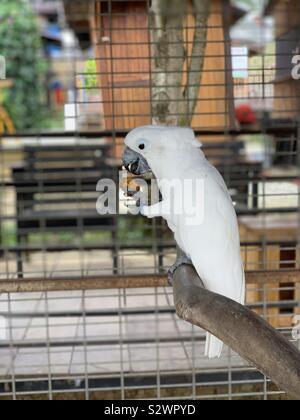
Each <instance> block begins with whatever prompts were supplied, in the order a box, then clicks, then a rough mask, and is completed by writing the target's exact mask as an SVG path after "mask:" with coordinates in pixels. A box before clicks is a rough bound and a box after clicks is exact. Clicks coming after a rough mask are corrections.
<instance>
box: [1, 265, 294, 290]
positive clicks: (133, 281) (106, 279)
mask: <svg viewBox="0 0 300 420" xmlns="http://www.w3.org/2000/svg"><path fill="white" fill-rule="evenodd" d="M246 281H247V284H255V285H265V284H274V283H275V284H276V283H280V284H287V283H300V270H274V271H272V270H268V271H248V272H247V273H246ZM168 286H169V285H168V281H167V278H166V275H161V274H153V275H148V274H147V275H134V276H128V275H127V276H126V275H125V276H98V277H81V278H80V277H63V278H59V277H58V278H24V279H21V280H11V279H4V280H0V293H28V292H29V293H30V292H51V291H52V292H57V291H65V290H68V291H76V290H77V291H82V290H99V289H106V290H107V289H133V288H134V289H138V288H153V287H168Z"/></svg>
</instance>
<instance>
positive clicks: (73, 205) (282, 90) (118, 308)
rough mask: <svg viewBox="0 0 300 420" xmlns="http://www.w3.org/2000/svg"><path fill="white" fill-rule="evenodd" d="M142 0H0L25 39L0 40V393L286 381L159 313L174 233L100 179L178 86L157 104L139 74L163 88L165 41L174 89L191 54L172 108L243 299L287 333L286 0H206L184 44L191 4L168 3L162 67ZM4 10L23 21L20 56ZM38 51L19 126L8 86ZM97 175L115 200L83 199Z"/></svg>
mask: <svg viewBox="0 0 300 420" xmlns="http://www.w3.org/2000/svg"><path fill="white" fill-rule="evenodd" d="M13 3H14V2H11V4H13ZM153 3H159V2H157V1H156V2H152V1H150V0H135V1H121V0H118V1H117V0H103V1H102V0H101V1H100V0H97V1H96V0H84V1H83V0H72V1H71V0H64V1H62V0H56V1H52V2H49V1H43V0H39V1H37V0H31V1H24V2H23V9H22V10H21V9H19V10H17V11H16V10H13V9H11V10H9V11H8V12H7V10H5V9H4V7H3V6H1V5H0V30H1V26H2V25H5V24H6V23H5V22H6V19H10V23H11V25H12V26H11V27H12V30H13V31H15V34H16V39H20V37H24V38H26V37H27V38H26V39H27V40H28V43H27V44H28V45H27V47H26V46H24V50H23V56H22V52H19V53H16V52H15V51H14V50H13V47H9V41H8V38H7V43H5V42H4V41H1V39H0V55H3V56H4V58H5V60H6V63H7V75H6V76H7V79H8V80H6V81H5V82H6V83H4V82H3V81H1V80H0V92H1V101H0V131H1V132H0V136H1V137H0V209H1V210H0V227H1V234H0V399H1V400H5V399H8V400H11V399H14V400H18V399H54V400H55V399H66V398H68V399H195V400H204V399H210V400H214V399H230V400H234V399H264V400H266V399H269V400H273V399H285V398H286V396H285V395H284V393H283V392H282V391H281V390H278V389H277V388H276V386H275V385H274V384H272V383H271V382H270V381H269V379H268V378H266V377H264V376H263V375H262V374H261V373H260V372H258V371H257V370H256V369H255V368H254V367H253V366H251V365H250V364H249V363H248V362H246V361H245V360H243V359H242V358H241V357H239V356H238V355H237V354H234V353H233V352H232V351H231V350H230V349H226V350H224V352H223V355H222V358H221V359H220V360H217V361H216V360H212V361H211V360H207V359H206V358H205V357H204V356H203V353H204V350H203V349H204V339H205V332H204V331H202V330H200V329H198V328H196V327H193V326H191V325H189V324H187V323H185V322H184V321H181V320H179V319H178V318H177V316H176V314H175V310H174V305H173V297H172V290H171V288H170V287H169V286H168V284H167V281H166V275H165V273H166V271H167V269H168V267H169V266H170V265H171V263H172V261H173V260H174V259H175V256H176V245H175V243H174V239H173V237H172V235H171V234H170V232H169V230H168V228H167V226H166V225H165V223H164V222H163V221H161V220H158V219H155V220H153V221H151V222H149V221H145V220H144V219H143V218H142V217H140V216H130V215H128V214H127V211H126V204H127V201H128V198H126V197H125V196H124V194H123V192H122V191H121V186H120V185H119V184H118V183H119V172H120V171H121V170H122V163H121V154H122V147H123V139H124V136H125V135H126V133H127V132H128V131H129V130H130V129H132V128H134V127H136V126H138V125H144V124H149V123H151V122H152V121H155V122H156V121H157V118H158V117H159V118H162V119H163V118H171V119H172V118H178V115H179V114H180V113H179V112H178V103H180V102H184V101H186V102H187V104H189V103H190V102H191V101H192V100H193V99H192V97H189V96H188V97H187V98H186V97H182V98H181V99H178V98H172V97H171V98H169V103H168V106H169V108H168V111H167V114H168V115H167V117H166V115H163V116H161V112H163V113H164V112H165V111H162V108H163V106H161V107H160V105H161V103H162V99H161V97H159V95H157V88H158V85H157V83H158V82H157V77H158V76H159V75H162V74H163V73H164V76H165V79H164V80H165V81H166V82H165V83H167V88H168V89H171V91H172V87H174V86H173V85H172V83H174V81H173V79H174V77H173V76H174V73H175V70H174V65H175V66H176V63H175V64H174V61H175V62H176V60H178V56H177V53H176V51H178V50H176V48H177V47H178V45H177V44H179V43H182V45H181V44H180V48H183V49H184V57H182V56H181V57H180V58H181V59H182V58H184V60H185V63H183V64H182V75H181V81H180V86H179V90H180V89H181V92H182V91H183V90H184V89H188V90H189V88H192V87H193V86H194V85H193V84H192V85H191V83H193V82H192V80H193V77H192V76H193V75H195V74H197V73H198V70H199V68H198V67H197V68H193V66H191V64H190V63H191V62H192V60H193V57H194V58H196V59H198V61H196V63H198V64H197V65H198V66H200V65H201V69H202V70H201V74H202V76H201V85H200V88H199V90H198V91H197V93H196V96H195V97H194V102H195V107H194V108H193V109H192V111H190V113H188V117H189V121H190V123H191V125H192V127H193V128H194V129H195V132H196V134H197V137H199V138H201V140H202V142H203V144H204V151H205V153H206V155H207V156H208V158H209V159H210V161H211V162H212V163H213V164H215V165H216V166H217V168H218V169H219V170H220V172H221V173H222V175H223V176H224V179H225V181H226V183H227V186H228V188H229V190H230V193H231V195H232V197H233V200H234V202H235V203H236V210H237V214H238V218H239V225H240V233H241V251H242V255H243V260H244V264H245V268H246V271H247V304H248V305H249V307H250V308H251V309H253V310H254V311H256V312H257V313H258V314H259V315H261V316H262V317H264V318H265V319H266V320H267V321H268V322H269V323H271V324H272V325H273V326H275V327H276V328H278V329H279V330H280V331H281V332H282V334H284V335H285V336H286V337H287V338H288V339H289V340H291V341H293V342H294V343H295V345H296V346H298V348H299V349H300V340H299V338H300V337H299V330H300V328H299V323H300V271H299V270H300V267H299V262H300V260H299V255H300V254H299V252H300V250H299V243H300V229H299V228H300V213H299V197H300V178H299V167H300V147H299V141H300V137H299V133H300V126H299V123H300V120H299V115H300V114H299V112H300V108H299V105H300V102H299V98H300V95H299V79H300V70H299V62H300V56H299V54H300V53H299V42H300V37H299V31H300V9H299V3H298V1H290V2H285V1H281V0H274V1H270V2H257V5H255V2H250V3H253V5H252V6H251V7H253V9H249V10H248V11H249V12H250V13H247V10H246V9H244V8H241V7H239V5H238V3H239V2H232V3H231V2H229V1H222V0H213V1H211V2H210V10H209V15H208V16H206V20H204V21H205V24H204V27H201V28H200V29H202V31H204V32H202V34H204V33H205V38H203V41H202V43H203V48H202V49H201V51H200V54H199V53H197V54H198V55H197V54H194V52H193V45H194V39H195V33H196V32H197V30H198V29H199V26H198V25H199V21H198V20H197V17H196V18H195V16H194V15H193V12H192V2H189V1H187V2H182V3H186V10H185V15H184V19H182V20H181V22H182V26H181V27H180V31H181V32H182V34H181V36H182V38H181V41H180V42H179V41H178V39H177V40H175V41H173V42H170V41H169V44H168V48H169V49H168V53H170V51H171V52H172V54H174V55H173V56H172V55H171V56H170V54H169V60H170V61H171V64H170V66H169V67H168V66H166V67H167V68H166V67H164V68H163V69H162V66H160V64H158V62H159V61H160V60H161V59H162V58H163V57H164V56H163V54H166V52H161V50H160V49H159V48H158V47H157V46H158V40H157V37H156V35H155V34H156V32H157V31H159V30H160V29H161V28H159V27H157V26H155V25H154V23H153V13H154V12H153ZM262 3H265V4H264V7H261V6H262ZM16 4H17V1H16ZM256 6H257V7H256ZM1 17H2V19H1ZM164 17H165V18H166V19H167V18H168V16H164ZM16 19H18V22H19V21H21V22H22V23H24V22H25V23H26V22H29V21H30V22H35V23H32V25H33V26H35V30H36V34H37V37H38V41H36V42H38V45H39V47H38V48H37V55H36V56H35V57H34V56H33V55H31V54H30V50H32V49H33V42H35V41H33V40H32V39H33V38H31V35H30V36H29V33H27V34H26V29H25V28H26V25H24V29H22V30H23V31H24V32H23V33H17V30H18V27H17V25H16V26H14V20H16ZM169 25H170V24H169ZM173 25H174V24H173ZM202 25H203V23H202ZM3 27H4V26H3ZM21 27H22V26H21ZM168 30H169V31H177V34H178V27H172V26H169V27H168ZM32 36H33V35H32ZM18 37H19V38H18ZM198 43H199V40H198ZM7 44H8V45H7ZM200 44H201V41H200ZM198 46H199V45H198ZM174 51H175V53H174ZM17 54H20V56H18V55H17ZM199 60H200V61H199ZM16 63H20V64H19V65H17V66H16ZM38 63H39V64H41V63H43V66H44V67H43V68H44V69H46V70H44V71H43V72H42V73H41V74H40V75H39V77H41V78H43V83H41V87H40V90H39V92H38V93H37V99H36V101H38V105H37V104H35V107H36V109H37V111H36V112H37V113H38V110H39V109H40V110H43V109H44V110H45V112H44V114H43V115H42V114H41V116H40V117H38V118H37V121H34V122H32V123H31V126H28V124H29V123H28V121H27V123H25V121H23V120H22V115H23V114H22V113H20V112H19V110H16V109H15V107H16V106H19V107H20V108H22V107H23V108H24V107H25V108H26V107H29V109H30V106H31V105H30V102H28V101H27V100H28V98H27V96H26V95H23V96H21V99H20V102H19V103H17V104H16V103H15V104H14V106H12V102H13V98H14V95H17V94H19V92H20V89H21V88H20V85H22V83H23V84H25V82H26V81H27V75H26V72H25V73H22V69H25V64H26V65H27V66H28V65H29V67H30V68H32V69H33V68H35V66H36V65H37V64H38ZM22 66H23V67H22ZM172 66H173V67H172ZM189 66H190V73H189V71H188V69H189ZM190 76H191V77H190ZM177 80H178V79H177ZM8 81H9V83H7V82H8ZM28 83H29V85H30V83H31V88H32V89H33V82H32V81H31V82H30V78H29V82H28ZM36 83H37V82H36ZM165 87H166V86H164V85H160V86H159V88H161V89H163V88H165ZM176 88H177V89H178V86H177V87H176ZM24 89H25V88H24ZM3 92H5V96H3V95H2V93H3ZM25 92H26V91H25ZM191 95H192V93H191ZM15 97H16V96H15ZM18 98H19V97H18ZM15 102H17V101H15ZM174 104H175V105H176V106H175V105H174ZM23 108H22V109H23ZM188 109H190V108H188ZM159 113H160V114H159ZM158 114H159V115H158ZM24 115H25V117H23V118H25V119H26V115H27V114H26V112H25V111H24ZM179 117H180V115H179ZM7 122H11V125H10V124H8V125H7ZM13 125H14V126H15V127H13ZM103 178H110V179H113V180H114V181H116V182H117V184H118V185H119V187H118V188H117V193H118V194H117V207H118V214H116V215H104V216H103V215H102V216H101V215H99V214H98V213H97V211H96V202H97V200H98V198H99V196H100V192H99V191H97V189H96V186H97V183H98V181H99V180H100V179H103Z"/></svg>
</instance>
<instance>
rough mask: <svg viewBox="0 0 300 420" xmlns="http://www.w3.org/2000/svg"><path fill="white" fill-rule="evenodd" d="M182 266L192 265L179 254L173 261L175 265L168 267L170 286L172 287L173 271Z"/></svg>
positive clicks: (183, 255)
mask: <svg viewBox="0 0 300 420" xmlns="http://www.w3.org/2000/svg"><path fill="white" fill-rule="evenodd" d="M182 265H193V263H192V261H191V259H190V258H188V257H187V256H186V255H185V254H181V255H180V256H178V257H177V260H176V261H175V264H174V265H172V267H170V269H169V271H168V282H169V284H170V286H173V277H174V274H175V271H176V270H177V269H178V268H179V267H180V266H182Z"/></svg>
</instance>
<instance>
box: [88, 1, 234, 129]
mask: <svg viewBox="0 0 300 420" xmlns="http://www.w3.org/2000/svg"><path fill="white" fill-rule="evenodd" d="M111 5H112V9H111V10H109V5H108V2H106V1H100V0H99V1H96V2H95V11H94V13H93V15H94V21H93V22H92V24H91V27H92V32H93V36H92V39H93V43H94V45H95V47H96V48H95V54H96V58H97V60H98V61H97V62H98V69H99V73H100V86H101V89H102V95H103V110H104V121H105V128H106V129H131V128H133V127H136V126H139V125H144V124H149V123H151V102H150V92H151V89H150V83H151V68H152V66H151V45H149V43H150V41H151V40H150V33H149V22H148V9H147V2H146V1H145V2H143V1H126V2H112V3H111ZM224 5H225V6H224ZM224 7H229V3H228V2H223V1H222V0H213V1H212V12H211V16H210V19H209V30H208V39H207V41H208V43H207V48H206V60H205V65H204V74H203V79H202V88H201V89H200V93H199V103H198V105H197V108H196V113H195V117H194V119H193V123H192V125H193V127H194V128H205V127H206V128H225V129H226V128H229V127H230V126H232V124H233V99H228V98H233V93H232V85H233V84H232V73H231V59H230V42H229V26H230V25H229V24H228V25H227V22H225V21H227V19H225V16H230V11H231V9H230V8H229V11H227V13H225V10H224ZM193 25H194V23H193V17H192V16H189V17H188V19H187V28H188V29H187V30H186V35H187V36H186V38H187V39H188V40H189V41H191V40H192V38H193V33H194V29H193ZM226 98H227V99H226Z"/></svg>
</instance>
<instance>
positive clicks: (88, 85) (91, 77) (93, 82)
mask: <svg viewBox="0 0 300 420" xmlns="http://www.w3.org/2000/svg"><path fill="white" fill-rule="evenodd" d="M84 87H85V89H88V90H92V91H93V90H95V91H96V90H97V89H98V88H99V82H98V78H97V63H96V61H95V60H88V61H87V62H86V63H85V70H84Z"/></svg>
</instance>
